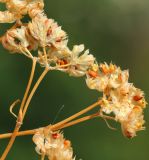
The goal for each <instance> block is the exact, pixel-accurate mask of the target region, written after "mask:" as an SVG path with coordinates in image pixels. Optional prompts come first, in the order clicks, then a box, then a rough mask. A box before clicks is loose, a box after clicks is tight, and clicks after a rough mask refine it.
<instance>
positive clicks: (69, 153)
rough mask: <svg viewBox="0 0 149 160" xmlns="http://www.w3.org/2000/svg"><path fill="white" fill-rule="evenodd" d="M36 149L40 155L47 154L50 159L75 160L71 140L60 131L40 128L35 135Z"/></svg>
mask: <svg viewBox="0 0 149 160" xmlns="http://www.w3.org/2000/svg"><path fill="white" fill-rule="evenodd" d="M33 141H34V143H35V144H36V151H37V153H38V154H39V155H43V156H47V157H48V159H49V160H75V158H73V150H72V147H71V142H70V141H69V140H66V139H65V138H64V136H63V134H62V133H61V132H60V131H55V132H53V131H51V130H49V131H48V132H47V131H46V132H45V131H44V128H41V129H39V130H38V131H37V132H36V133H35V135H34V136H33Z"/></svg>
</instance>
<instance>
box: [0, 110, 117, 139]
mask: <svg viewBox="0 0 149 160" xmlns="http://www.w3.org/2000/svg"><path fill="white" fill-rule="evenodd" d="M97 117H101V118H104V119H109V120H115V118H114V117H110V116H106V115H100V114H99V113H95V114H92V115H89V116H85V117H82V118H79V119H77V120H74V121H71V122H68V123H66V124H64V125H63V126H59V127H57V128H56V127H53V126H51V129H52V130H59V129H63V128H67V127H70V126H73V125H76V124H78V123H81V122H85V121H87V120H90V119H93V118H97ZM43 128H44V127H43ZM46 129H49V126H48V128H47V127H46ZM37 131H38V129H32V130H27V131H21V132H18V133H17V136H27V135H33V134H35V133H36V132H37ZM11 135H12V133H6V134H2V135H0V139H5V138H9V137H11Z"/></svg>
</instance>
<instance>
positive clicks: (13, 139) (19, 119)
mask: <svg viewBox="0 0 149 160" xmlns="http://www.w3.org/2000/svg"><path fill="white" fill-rule="evenodd" d="M35 68H36V59H35V58H33V62H32V70H31V74H30V78H29V81H28V84H27V88H26V91H25V94H24V97H23V100H22V103H21V106H20V109H19V113H18V118H17V122H16V126H15V129H14V131H13V133H12V135H11V139H10V141H9V143H8V145H7V147H6V149H5V150H4V152H3V154H2V157H1V158H0V160H4V159H5V158H6V156H7V154H8V153H9V151H10V149H11V147H12V145H13V143H14V141H15V138H16V136H17V133H18V131H19V129H20V127H21V123H22V121H23V119H22V110H23V107H24V104H25V101H26V99H27V96H28V93H29V90H30V87H31V84H32V81H33V77H34V73H35Z"/></svg>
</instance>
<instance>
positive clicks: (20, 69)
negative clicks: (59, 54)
mask: <svg viewBox="0 0 149 160" xmlns="http://www.w3.org/2000/svg"><path fill="white" fill-rule="evenodd" d="M0 7H1V9H2V10H4V5H3V4H0ZM45 10H46V13H47V15H48V17H50V18H53V19H55V20H56V21H57V22H58V23H59V24H60V25H61V26H62V28H63V29H64V30H65V31H66V32H67V33H68V36H69V46H70V47H72V45H73V44H82V43H84V44H85V46H86V48H89V49H90V53H92V54H94V55H95V56H96V57H97V59H98V61H99V62H104V61H106V62H113V63H115V64H117V65H119V66H121V67H122V69H127V68H128V69H129V71H130V82H133V83H134V84H135V85H136V86H137V87H138V88H141V89H142V90H144V91H145V94H146V99H147V101H148V102H149V98H148V95H149V73H148V72H149V71H148V69H149V1H148V0H45ZM7 27H8V25H2V24H1V25H0V32H1V33H0V34H1V35H2V33H3V32H4V30H6V28H7ZM30 68H31V61H30V60H28V59H27V58H25V57H24V56H21V55H15V54H14V55H11V54H9V53H8V52H7V51H6V50H5V49H3V47H2V46H0V133H5V132H11V131H12V129H13V127H14V126H15V121H16V119H15V118H14V117H13V116H12V115H11V114H10V113H9V106H10V105H11V104H12V102H13V101H14V100H16V99H18V98H20V99H21V98H22V96H23V93H24V90H25V87H26V84H27V80H28V76H29V74H30ZM42 70H43V69H42V68H41V67H40V66H38V67H37V72H36V79H37V77H38V76H39V75H40V73H41V72H42ZM98 97H99V93H98V92H96V91H92V90H89V89H88V88H87V87H86V84H85V80H84V78H80V79H77V78H72V77H69V76H68V75H66V74H63V73H60V72H51V73H49V74H48V75H47V76H46V78H45V79H44V81H43V82H42V84H41V85H40V87H39V89H38V91H37V92H36V94H35V96H34V98H33V100H32V102H31V105H30V107H29V110H28V113H27V116H26V118H25V120H24V124H23V127H22V130H26V129H32V128H37V127H41V126H45V125H47V124H50V123H53V121H54V119H55V117H56V114H57V112H58V111H59V109H60V108H61V106H63V105H64V109H63V110H62V111H61V113H60V114H59V116H58V118H57V119H56V122H58V121H60V120H62V119H64V118H66V117H68V116H70V115H72V114H74V113H76V112H78V111H79V110H81V109H83V108H85V107H86V106H88V105H90V104H92V103H94V102H95V101H96V100H97V98H98ZM16 108H17V107H16ZM16 111H17V109H16ZM145 119H146V130H145V131H142V132H140V133H138V136H137V137H135V138H134V139H127V138H125V137H123V135H122V133H121V129H120V126H119V125H117V124H115V123H113V122H111V124H112V126H114V127H116V128H118V129H117V131H113V130H110V129H109V128H108V127H107V126H106V124H105V122H104V121H103V120H102V119H94V120H91V121H88V122H85V123H81V124H79V125H77V126H73V127H70V128H67V129H64V132H65V137H66V138H67V139H70V140H71V141H72V145H73V148H74V154H75V155H76V157H77V158H76V159H77V160H79V159H83V160H130V159H131V160H140V159H142V160H147V159H149V151H148V148H149V110H148V108H147V109H146V110H145ZM31 139H32V137H31V136H27V137H20V138H17V140H16V142H15V145H14V146H13V148H12V150H11V152H10V153H9V155H8V157H7V159H8V160H14V159H15V160H27V159H28V160H32V159H40V157H39V156H38V155H37V154H36V152H35V150H34V147H35V146H34V144H33V143H32V141H31ZM7 143H8V139H6V140H0V154H2V152H3V150H4V147H5V146H6V144H7Z"/></svg>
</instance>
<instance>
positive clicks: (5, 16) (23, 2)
mask: <svg viewBox="0 0 149 160" xmlns="http://www.w3.org/2000/svg"><path fill="white" fill-rule="evenodd" d="M0 2H2V3H6V8H7V11H3V12H2V11H0V23H12V22H15V23H16V24H15V25H14V26H13V27H12V28H10V29H9V30H8V31H7V32H6V33H5V34H4V35H3V37H2V38H1V41H2V45H3V46H4V47H5V48H6V49H7V50H8V51H10V52H11V53H19V54H23V55H25V56H26V57H28V58H30V59H36V61H37V62H38V63H39V64H40V65H41V66H42V67H45V68H47V69H48V70H59V71H62V72H65V73H68V74H69V75H70V76H74V77H81V76H86V84H87V86H88V87H89V88H90V89H95V90H97V91H99V92H102V93H103V97H102V98H100V102H101V103H100V106H101V108H100V116H101V115H111V113H112V114H114V117H113V118H114V120H115V121H117V122H120V124H121V126H122V131H123V134H124V135H125V136H127V137H129V138H132V137H134V136H135V135H136V132H137V131H140V130H142V129H144V126H143V125H144V123H145V121H144V117H143V109H144V108H145V107H146V104H147V103H146V101H145V98H144V93H143V91H141V90H140V89H138V88H136V87H135V86H134V85H133V84H132V83H129V82H128V78H129V72H128V70H124V71H122V70H121V68H120V67H117V66H116V65H114V64H112V63H111V64H109V65H108V64H107V63H103V64H98V63H97V61H96V59H95V57H94V56H93V55H92V54H90V53H89V50H86V51H84V45H74V47H73V49H69V47H68V46H67V43H68V38H67V34H66V33H65V31H63V30H62V28H61V27H60V26H59V25H58V24H57V23H56V22H55V21H54V20H53V19H49V18H48V17H47V16H46V14H45V13H44V10H43V7H44V2H43V0H0ZM25 15H29V17H30V18H31V21H29V22H28V23H25V24H24V23H22V22H21V19H22V18H23V17H24V16H25ZM32 50H34V51H37V53H38V54H37V55H35V54H32V53H31V51H32ZM33 141H34V143H35V144H36V145H37V147H36V151H37V152H38V153H39V154H41V155H43V156H47V157H48V158H49V159H50V160H72V159H73V152H72V148H71V143H70V141H68V140H65V139H64V138H63V134H62V133H60V132H59V131H55V132H53V131H49V132H48V133H47V134H45V133H44V129H43V128H42V129H39V130H38V131H37V132H36V133H35V135H34V136H33Z"/></svg>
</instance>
